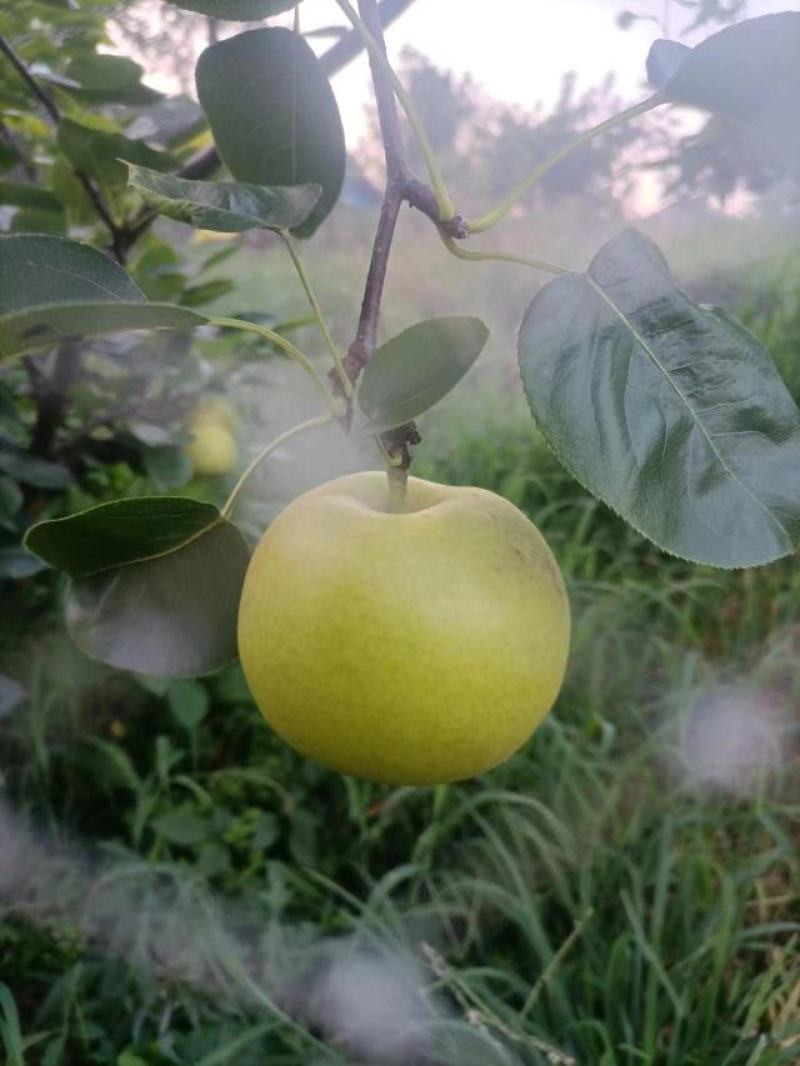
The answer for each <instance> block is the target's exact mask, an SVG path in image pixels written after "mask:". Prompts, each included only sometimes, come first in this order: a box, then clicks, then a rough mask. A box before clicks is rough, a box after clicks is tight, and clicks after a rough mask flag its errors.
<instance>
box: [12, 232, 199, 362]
mask: <svg viewBox="0 0 800 1066" xmlns="http://www.w3.org/2000/svg"><path fill="white" fill-rule="evenodd" d="M205 321H206V319H205V318H204V317H203V316H202V315H200V314H199V313H198V312H196V311H191V310H190V309H189V308H185V307H175V306H174V305H172V304H155V303H153V304H151V303H147V301H146V300H145V298H144V294H143V293H142V292H141V290H140V289H139V288H138V287H137V286H136V285H135V284H134V282H133V281H132V279H131V278H130V277H129V275H128V274H127V273H126V272H125V271H124V270H123V269H122V267H120V266H118V265H117V264H116V263H113V262H112V261H111V260H110V259H108V258H107V257H106V256H104V255H103V254H102V252H98V251H97V250H96V249H95V248H91V247H89V245H86V244H79V243H78V242H77V241H69V240H65V239H62V238H59V237H49V236H39V235H35V236H34V235H27V234H15V235H13V236H7V237H0V361H2V360H3V359H7V358H10V357H11V356H15V355H21V354H24V353H26V352H34V351H38V350H41V349H42V348H50V347H52V346H53V345H54V344H57V343H59V342H60V341H64V340H70V339H74V338H77V337H80V336H86V337H96V336H100V335H102V334H104V333H117V332H120V331H123V330H129V329H181V328H188V327H190V326H197V325H201V324H202V323H203V322H205Z"/></svg>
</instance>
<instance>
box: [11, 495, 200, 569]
mask: <svg viewBox="0 0 800 1066" xmlns="http://www.w3.org/2000/svg"><path fill="white" fill-rule="evenodd" d="M220 520H221V515H220V513H219V511H218V510H217V508H216V507H214V506H213V505H212V504H210V503H201V502H200V501H199V500H189V499H186V498H185V497H180V496H174V497H169V496H143V497H139V498H138V499H135V500H116V501H114V502H113V503H104V504H100V505H99V506H98V507H91V508H90V509H89V510H88V511H81V512H80V513H78V514H74V515H71V516H70V517H69V518H59V519H56V520H55V521H51V522H40V523H39V524H38V525H35V526H32V527H31V529H30V530H29V531H28V533H27V535H26V537H25V544H26V546H27V547H28V548H30V550H31V551H33V552H35V553H36V554H37V555H39V556H41V557H42V558H43V559H44V560H45V562H46V563H49V564H50V566H54V567H56V569H58V570H63V571H64V572H65V573H67V574H69V576H70V577H73V578H80V577H90V576H91V575H92V574H99V573H101V572H102V571H103V570H113V569H115V568H116V567H119V566H129V565H130V564H131V563H138V562H142V561H144V560H146V559H154V558H156V557H158V556H162V555H169V554H171V553H172V552H175V551H179V550H180V549H181V548H183V547H185V546H186V545H187V544H189V543H190V542H191V541H193V540H196V539H197V538H198V537H200V536H201V535H202V534H203V533H205V532H207V531H208V529H210V528H211V527H212V526H215V525H217V524H218V523H219V522H220ZM87 545H89V546H90V549H91V550H90V551H87Z"/></svg>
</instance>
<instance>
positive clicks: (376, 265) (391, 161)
mask: <svg viewBox="0 0 800 1066" xmlns="http://www.w3.org/2000/svg"><path fill="white" fill-rule="evenodd" d="M358 6H359V11H360V13H361V18H362V20H363V22H364V24H365V26H366V28H367V29H368V31H369V33H370V34H371V35H372V37H373V38H374V40H375V42H376V43H377V45H378V46H379V48H380V49H381V50H382V51H383V53H384V55H385V53H386V42H385V40H384V36H383V26H382V25H381V17H380V13H379V10H378V6H377V4H376V2H375V0H359V5H358ZM369 62H370V69H371V71H372V84H373V86H374V90H375V102H376V104H377V108H378V119H379V122H380V130H381V138H382V140H383V151H384V158H385V160H386V189H385V192H384V196H383V203H382V205H381V212H380V218H379V219H378V228H377V230H376V232H375V240H374V242H373V245H372V255H371V258H370V264H369V269H368V271H367V280H366V283H365V285H364V297H363V299H362V302H361V314H360V316H359V319H358V329H357V331H356V336H355V340H354V341H353V343H352V344H351V345H350V348H349V349H348V352H347V355H346V357H345V360H344V365H345V370H346V372H347V375H348V377H349V378H350V380H351V381H352V382H353V383H354V384H355V382H356V380H357V379H358V375H359V374H360V373H361V371H362V370H363V368H364V367H365V366H366V364H367V363H368V362H369V360H370V359H371V358H372V355H373V353H374V351H375V348H376V345H377V336H378V320H379V317H380V309H381V300H382V298H383V290H384V287H385V284H386V272H387V270H388V267H389V253H390V251H391V247H392V240H393V238H394V233H395V229H396V226H397V219H398V216H399V214H400V208H401V207H402V206H403V202H404V200H405V199H406V197H407V194H408V188H409V183H410V177H409V172H408V167H407V164H406V158H405V149H404V145H403V135H402V130H401V128H400V118H399V115H398V112H397V102H396V100H395V94H394V88H393V86H392V83H391V81H390V79H389V77H388V75H387V73H386V69H385V66H384V65H383V64H382V63H380V62H379V60H378V57H376V56H375V55H374V54H373V52H372V51H370V55H369ZM434 210H436V205H435V201H434ZM434 217H435V218H437V219H438V217H439V215H438V211H436V214H435V216H434ZM419 439H420V438H419V433H418V432H417V429H416V426H415V425H414V424H413V423H409V424H408V426H403V427H401V428H400V430H399V431H398V430H395V431H394V432H393V433H392V434H391V435H389V434H385V435H384V436H383V444H384V447H385V451H386V452H387V454H388V456H389V458H390V460H391V466H392V467H393V468H394V473H395V476H397V475H398V474H399V476H400V478H401V479H402V478H404V476H405V475H406V473H407V471H408V468H409V466H410V464H411V453H410V451H409V445H410V444H411V443H412V442H413V443H417V442H418V441H419Z"/></svg>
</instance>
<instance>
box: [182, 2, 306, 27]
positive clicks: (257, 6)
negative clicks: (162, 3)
mask: <svg viewBox="0 0 800 1066" xmlns="http://www.w3.org/2000/svg"><path fill="white" fill-rule="evenodd" d="M169 2H170V3H171V4H174V5H175V7H182V8H183V10H184V11H197V12H199V13H200V14H201V15H210V16H211V17H212V18H218V19H229V20H230V21H231V22H258V21H260V20H261V19H268V18H272V16H273V15H280V14H281V12H283V11H291V9H292V8H293V7H294V5H295V2H296V0H169ZM297 2H298V3H299V0H297Z"/></svg>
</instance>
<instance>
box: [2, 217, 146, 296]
mask: <svg viewBox="0 0 800 1066" xmlns="http://www.w3.org/2000/svg"><path fill="white" fill-rule="evenodd" d="M67 300H68V301H76V300H90V301H92V302H94V303H97V302H98V301H100V300H144V295H143V294H142V292H141V290H140V289H138V288H137V287H136V285H134V283H133V281H132V280H131V278H130V277H129V276H128V274H127V273H126V271H124V270H123V269H122V267H121V266H118V265H117V264H116V263H114V262H112V260H110V259H109V258H108V256H105V255H103V253H102V252H98V251H97V249H96V248H92V247H91V246H90V245H88V244H79V243H78V241H69V240H65V239H63V238H60V237H45V236H35V237H29V236H25V235H22V234H20V235H18V236H10V237H4V236H0V315H2V314H5V313H6V312H7V311H20V310H22V309H23V308H27V307H32V306H35V305H36V304H54V303H61V302H62V301H67Z"/></svg>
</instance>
